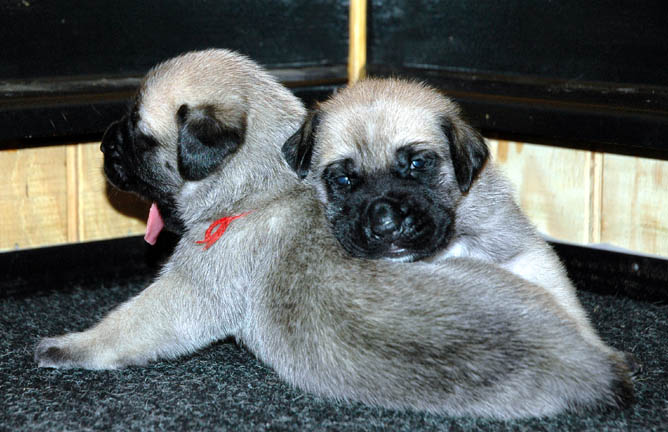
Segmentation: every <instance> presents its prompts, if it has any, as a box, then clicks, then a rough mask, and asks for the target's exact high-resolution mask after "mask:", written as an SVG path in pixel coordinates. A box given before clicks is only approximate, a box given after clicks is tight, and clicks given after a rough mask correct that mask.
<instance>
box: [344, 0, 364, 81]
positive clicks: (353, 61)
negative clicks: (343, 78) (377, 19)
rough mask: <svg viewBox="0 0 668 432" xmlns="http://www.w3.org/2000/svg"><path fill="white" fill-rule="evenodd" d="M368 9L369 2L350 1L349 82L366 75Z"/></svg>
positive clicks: (362, 0)
mask: <svg viewBox="0 0 668 432" xmlns="http://www.w3.org/2000/svg"><path fill="white" fill-rule="evenodd" d="M366 8H367V0H350V12H349V15H348V37H349V40H348V82H349V83H354V82H355V81H357V80H359V79H361V78H364V76H365V74H366Z"/></svg>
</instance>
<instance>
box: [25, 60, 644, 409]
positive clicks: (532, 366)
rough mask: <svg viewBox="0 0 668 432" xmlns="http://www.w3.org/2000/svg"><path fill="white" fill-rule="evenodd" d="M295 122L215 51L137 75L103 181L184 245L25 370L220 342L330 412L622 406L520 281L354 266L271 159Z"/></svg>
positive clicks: (603, 354) (278, 161) (120, 361)
mask: <svg viewBox="0 0 668 432" xmlns="http://www.w3.org/2000/svg"><path fill="white" fill-rule="evenodd" d="M304 116H305V110H304V108H303V106H302V104H301V103H300V102H299V100H298V99H296V98H295V97H294V96H293V95H292V94H291V93H290V92H289V91H288V90H287V89H285V88H284V87H282V86H281V85H280V84H278V83H277V82H276V81H275V80H274V79H273V78H272V77H271V76H270V75H269V74H268V73H267V72H265V71H264V70H262V69H261V68H260V67H258V66H257V65H256V64H254V63H253V62H251V61H250V60H248V59H246V58H244V57H242V56H239V55H237V54H234V53H232V52H229V51H225V50H208V51H203V52H195V53H189V54H185V55H183V56H180V57H177V58H175V59H172V60H170V61H167V62H165V63H163V64H161V65H158V66H157V67H156V68H154V69H153V70H151V71H150V72H149V74H148V75H147V77H146V79H145V81H144V83H143V85H142V87H141V89H140V91H139V94H138V97H137V101H136V104H135V107H134V109H133V110H132V112H131V113H130V115H129V116H128V117H126V118H124V119H122V120H121V121H120V122H119V123H115V124H114V125H112V126H111V127H110V128H109V130H108V131H107V133H106V134H105V136H104V139H103V142H102V150H103V152H104V158H105V172H106V174H107V177H108V179H109V180H110V181H111V182H113V183H114V184H115V185H116V186H117V187H120V188H122V189H124V190H130V191H133V192H136V193H138V194H140V195H141V196H143V197H145V198H146V199H149V200H152V201H154V202H155V206H154V210H153V216H152V219H154V220H155V221H159V220H160V217H159V216H160V215H163V217H162V219H163V220H164V223H165V224H166V226H167V228H170V229H176V230H180V231H182V236H181V239H180V241H179V243H178V245H177V246H176V249H175V251H174V253H173V255H172V256H171V257H170V258H169V260H168V261H167V263H166V264H165V266H164V268H163V270H162V272H161V274H160V276H159V277H158V278H157V279H156V280H155V281H154V282H153V283H151V284H150V285H149V286H148V287H147V288H146V289H145V290H144V291H142V292H141V293H139V294H138V295H137V296H136V297H134V298H132V299H130V300H129V301H127V302H126V303H124V304H122V305H120V306H119V307H117V308H116V309H114V310H112V311H111V312H110V313H109V314H108V315H107V316H106V317H105V318H104V319H102V320H101V321H100V322H99V323H98V324H96V325H95V326H93V327H91V328H90V329H88V330H85V331H83V332H80V333H70V334H66V335H63V336H59V337H52V338H45V339H43V340H42V341H41V342H40V343H39V345H38V346H37V349H36V353H35V359H36V361H37V362H38V364H39V365H40V366H42V367H57V368H71V367H78V368H88V369H113V368H119V367H123V366H128V365H141V364H145V363H148V362H150V361H154V360H158V359H161V358H170V357H177V356H180V355H183V354H186V353H190V352H193V351H195V350H197V349H198V348H201V347H203V346H205V345H207V344H209V343H211V342H213V341H216V340H220V339H223V338H226V337H229V336H233V337H235V338H236V339H237V340H238V341H239V342H240V343H242V344H243V346H245V347H247V348H248V349H249V350H251V351H252V352H253V353H254V354H255V355H256V356H257V357H258V358H259V359H260V360H262V361H263V362H265V363H266V364H268V365H269V366H271V367H272V368H273V369H274V370H275V371H276V372H277V373H278V375H280V376H281V377H282V378H283V379H284V380H286V381H287V382H289V383H291V384H292V385H295V386H297V387H299V388H301V389H303V390H306V391H310V392H313V393H315V394H318V395H321V396H324V397H331V398H334V399H339V400H357V401H362V402H365V403H369V404H373V405H379V406H384V407H391V408H406V409H418V410H426V411H430V412H435V413H442V414H449V415H476V416H486V417H495V418H515V417H526V416H542V415H550V414H556V413H559V412H562V411H563V410H566V409H575V410H578V409H589V408H595V407H600V406H608V407H610V406H611V407H624V406H627V405H628V404H629V403H630V402H631V401H632V399H633V387H632V382H631V379H630V375H629V371H628V368H627V366H626V364H625V362H624V359H623V358H621V357H619V356H617V355H616V354H615V353H610V352H608V351H607V350H603V349H601V348H600V347H597V346H594V345H592V344H590V343H588V342H587V340H586V338H585V337H583V335H582V333H581V331H580V329H579V327H578V326H577V325H576V323H575V322H574V321H573V320H572V318H571V317H569V316H568V315H566V314H564V313H563V311H562V310H561V308H560V307H559V306H558V305H557V304H556V303H555V302H554V301H553V300H552V299H551V298H550V297H549V296H546V295H544V293H543V292H542V290H541V289H540V288H539V287H537V286H535V285H533V284H531V283H529V282H527V281H525V280H524V279H521V278H518V277H516V276H515V275H513V274H511V273H509V272H507V271H505V270H503V269H500V268H498V267H495V266H493V265H488V266H481V265H479V264H478V263H476V262H474V261H473V260H470V259H462V258H454V259H451V260H447V261H445V262H444V263H443V264H442V265H441V266H439V267H435V266H432V265H429V264H425V263H420V262H418V263H410V264H408V263H392V262H388V261H383V260H375V261H372V260H361V259H356V258H351V257H350V256H349V255H348V253H346V252H345V251H344V250H343V249H342V248H341V247H340V245H339V243H338V241H337V240H336V238H335V237H334V236H333V235H332V232H331V230H330V227H329V223H328V222H327V220H326V218H325V215H324V213H323V209H322V206H321V204H320V202H319V201H318V200H317V198H316V197H315V195H314V193H313V191H312V189H311V188H310V187H309V186H307V185H304V184H303V183H301V182H300V180H299V179H298V178H297V176H296V175H295V174H294V172H293V171H292V170H291V168H290V167H289V166H288V165H287V164H286V163H285V161H284V160H283V159H282V155H281V145H282V144H283V143H284V142H285V141H286V140H287V139H288V138H289V137H290V135H291V134H292V133H293V132H294V131H295V130H296V129H297V128H298V127H299V125H300V124H301V122H302V121H303V119H304ZM165 215H168V216H165ZM154 224H155V222H151V223H150V224H149V225H154ZM159 227H160V224H157V225H155V231H157V228H159ZM149 231H150V232H149V239H152V238H153V237H154V236H155V234H156V233H155V232H154V229H153V228H151V229H150V230H149ZM471 292H476V295H475V296H472V295H471V294H470V293H471ZM221 379H226V377H224V376H222V377H221Z"/></svg>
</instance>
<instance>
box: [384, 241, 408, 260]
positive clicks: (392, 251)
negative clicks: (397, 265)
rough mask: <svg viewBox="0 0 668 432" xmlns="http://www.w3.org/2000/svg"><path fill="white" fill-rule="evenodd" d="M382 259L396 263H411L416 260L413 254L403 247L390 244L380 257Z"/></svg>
mask: <svg viewBox="0 0 668 432" xmlns="http://www.w3.org/2000/svg"><path fill="white" fill-rule="evenodd" d="M381 256H382V257H383V258H385V259H388V260H390V261H397V262H413V261H415V260H416V257H415V254H414V253H413V252H412V251H410V250H408V249H406V248H403V247H400V246H397V245H395V244H391V245H390V246H389V247H388V248H387V249H386V250H385V252H384V253H383V254H382V255H381Z"/></svg>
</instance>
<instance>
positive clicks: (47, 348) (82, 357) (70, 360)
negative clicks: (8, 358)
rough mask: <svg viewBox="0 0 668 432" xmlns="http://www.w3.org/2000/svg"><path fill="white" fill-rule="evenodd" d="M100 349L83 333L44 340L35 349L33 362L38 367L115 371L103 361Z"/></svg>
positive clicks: (112, 366)
mask: <svg viewBox="0 0 668 432" xmlns="http://www.w3.org/2000/svg"><path fill="white" fill-rule="evenodd" d="M100 348H101V347H96V346H95V344H94V343H93V342H91V341H90V340H89V338H87V337H85V333H70V334H67V335H64V336H59V337H50V338H44V339H42V340H41V341H40V342H39V343H38V344H37V347H36V348H35V361H36V362H37V365H38V366H39V367H50V368H59V369H68V368H84V369H115V368H116V366H115V365H114V364H109V363H108V362H107V361H105V360H104V356H103V355H102V352H103V351H104V350H101V349H100Z"/></svg>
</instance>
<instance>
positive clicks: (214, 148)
mask: <svg viewBox="0 0 668 432" xmlns="http://www.w3.org/2000/svg"><path fill="white" fill-rule="evenodd" d="M176 122H177V125H178V128H179V141H178V164H179V172H180V173H181V176H182V177H183V178H184V179H186V180H202V179H203V178H205V177H206V176H208V175H209V174H211V172H212V171H213V170H214V169H215V168H216V167H217V166H218V165H220V163H221V162H222V161H223V160H224V159H225V158H226V157H227V156H228V155H230V154H231V153H234V152H235V151H236V150H237V148H238V147H239V145H240V144H241V143H242V142H243V139H244V135H245V132H246V127H245V120H244V119H243V118H242V122H241V125H240V126H239V127H228V126H225V125H223V124H222V123H221V122H220V121H219V120H218V119H217V118H216V117H215V111H214V108H213V107H212V106H197V107H192V108H191V107H189V106H188V105H181V107H180V108H179V110H178V112H177V113H176Z"/></svg>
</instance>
